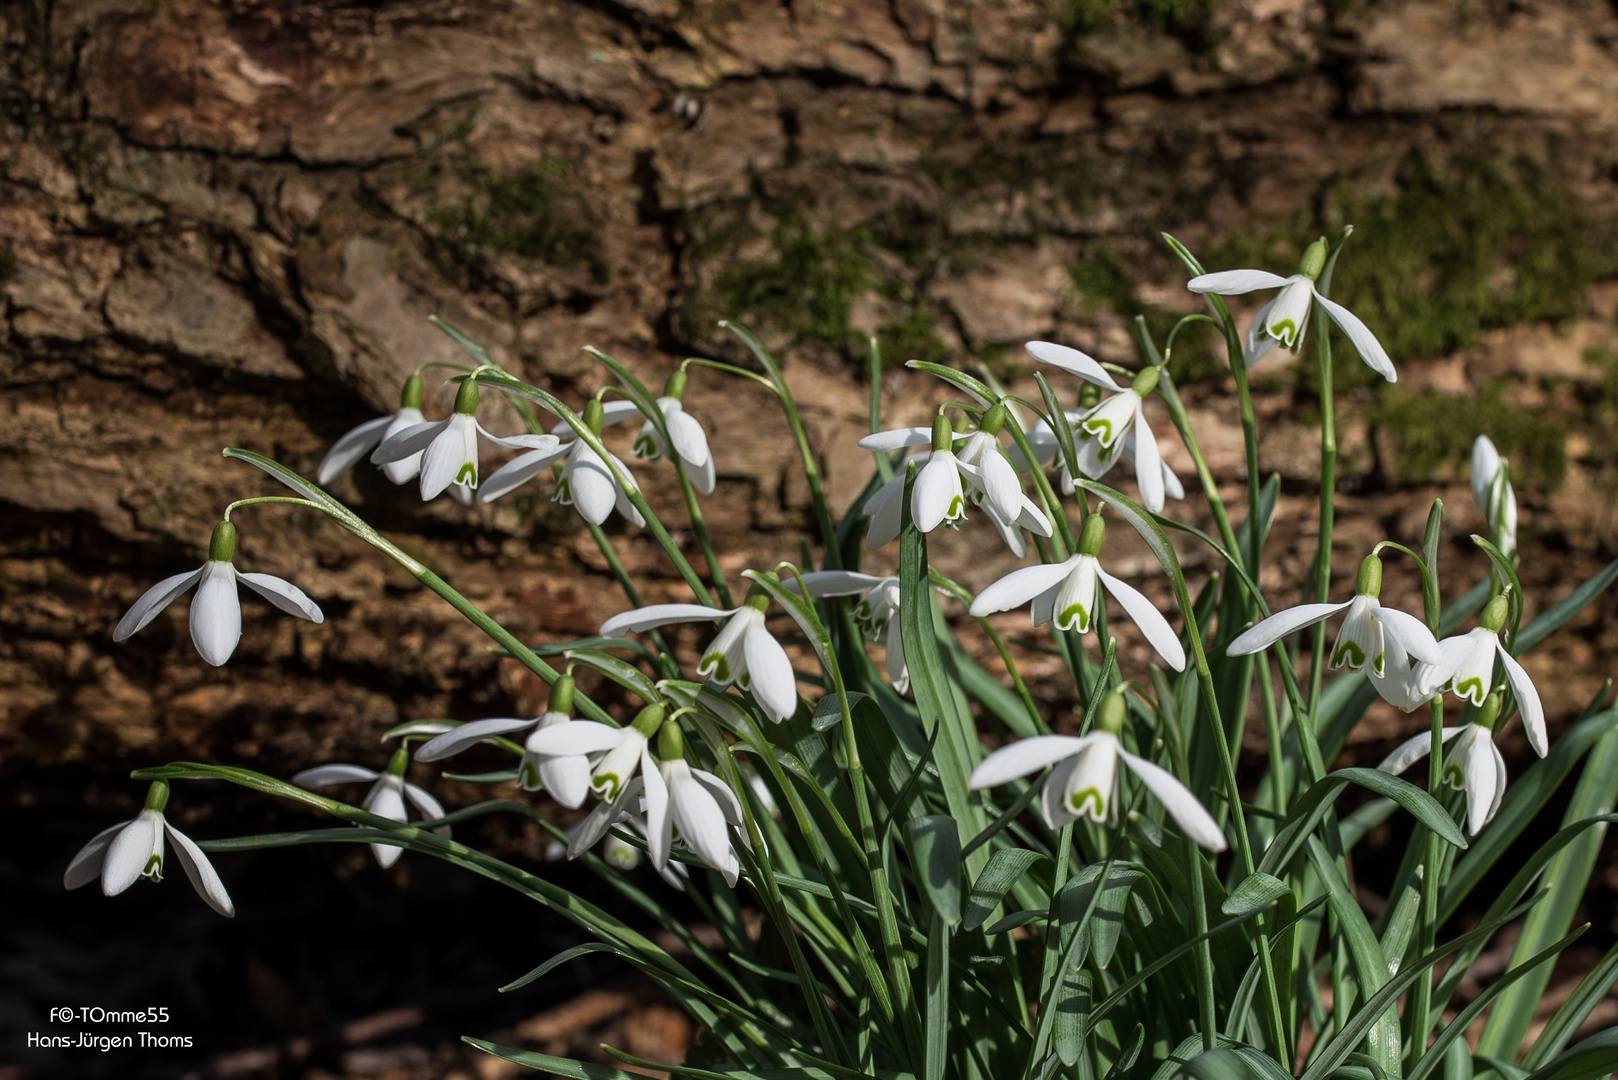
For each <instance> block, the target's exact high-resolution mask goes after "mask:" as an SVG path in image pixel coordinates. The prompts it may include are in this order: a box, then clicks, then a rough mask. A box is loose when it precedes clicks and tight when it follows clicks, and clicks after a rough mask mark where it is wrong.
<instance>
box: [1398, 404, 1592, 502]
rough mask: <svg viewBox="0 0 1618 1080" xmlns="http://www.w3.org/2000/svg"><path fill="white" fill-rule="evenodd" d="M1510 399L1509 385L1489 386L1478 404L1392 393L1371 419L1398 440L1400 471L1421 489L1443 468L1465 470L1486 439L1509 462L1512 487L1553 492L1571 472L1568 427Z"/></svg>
mask: <svg viewBox="0 0 1618 1080" xmlns="http://www.w3.org/2000/svg"><path fill="white" fill-rule="evenodd" d="M1510 393H1511V384H1510V383H1509V382H1507V381H1505V380H1499V381H1496V382H1492V383H1489V384H1487V385H1485V386H1484V387H1482V389H1481V391H1480V392H1479V394H1478V396H1477V397H1475V398H1454V397H1449V396H1448V395H1445V394H1436V393H1433V392H1431V391H1425V392H1422V393H1419V394H1400V393H1389V394H1386V395H1384V397H1383V400H1382V401H1381V402H1380V403H1379V404H1378V405H1377V406H1376V407H1375V409H1374V410H1373V411H1372V414H1371V419H1372V422H1373V423H1375V424H1378V425H1380V426H1382V427H1384V428H1386V429H1387V430H1389V431H1392V432H1393V433H1394V434H1395V435H1396V436H1397V437H1398V439H1399V460H1398V471H1399V475H1400V476H1401V477H1403V478H1404V479H1406V480H1409V481H1413V482H1418V483H1419V482H1422V481H1425V480H1429V479H1431V478H1432V475H1433V473H1434V472H1436V471H1437V470H1438V469H1439V468H1440V467H1441V466H1444V465H1455V466H1459V465H1461V464H1463V463H1464V462H1466V461H1467V460H1468V459H1469V457H1470V455H1471V453H1472V443H1473V441H1474V440H1475V439H1476V438H1477V437H1478V436H1479V435H1487V436H1489V438H1490V439H1492V440H1494V444H1495V446H1496V447H1498V448H1499V450H1500V453H1501V454H1503V455H1505V456H1506V457H1507V458H1510V459H1511V470H1512V482H1513V484H1514V486H1516V487H1518V488H1519V489H1533V490H1538V491H1552V490H1554V489H1555V488H1556V487H1557V486H1558V485H1560V484H1561V482H1562V477H1563V476H1564V475H1565V474H1566V472H1567V451H1566V448H1565V446H1564V444H1563V433H1564V431H1565V427H1566V425H1565V424H1564V423H1552V422H1551V421H1550V420H1549V418H1547V417H1546V416H1544V415H1542V414H1541V413H1540V412H1538V411H1536V410H1533V409H1527V408H1524V407H1522V406H1520V405H1515V404H1513V403H1512V402H1511V401H1510V400H1509V395H1510Z"/></svg>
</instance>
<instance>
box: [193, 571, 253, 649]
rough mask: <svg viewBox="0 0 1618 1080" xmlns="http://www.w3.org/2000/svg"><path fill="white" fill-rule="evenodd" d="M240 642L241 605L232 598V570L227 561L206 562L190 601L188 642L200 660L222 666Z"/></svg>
mask: <svg viewBox="0 0 1618 1080" xmlns="http://www.w3.org/2000/svg"><path fill="white" fill-rule="evenodd" d="M241 640H242V603H241V599H240V598H239V597H237V595H236V570H235V568H234V567H233V566H231V565H230V564H229V563H227V562H209V563H207V564H206V565H205V566H203V568H202V581H201V583H200V584H198V585H197V595H196V596H194V597H192V599H191V641H192V643H193V644H194V645H196V647H197V652H199V653H201V654H202V658H203V659H204V660H206V661H207V662H208V663H210V664H212V665H213V666H214V667H220V666H222V665H223V664H224V663H225V661H227V660H229V659H230V656H231V654H232V653H234V652H235V651H236V646H237V644H239V643H240V642H241Z"/></svg>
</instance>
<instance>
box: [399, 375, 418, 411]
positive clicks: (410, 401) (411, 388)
mask: <svg viewBox="0 0 1618 1080" xmlns="http://www.w3.org/2000/svg"><path fill="white" fill-rule="evenodd" d="M399 408H401V409H419V408H421V376H420V375H412V376H410V378H408V379H406V380H405V381H404V388H403V389H402V390H400V391H399Z"/></svg>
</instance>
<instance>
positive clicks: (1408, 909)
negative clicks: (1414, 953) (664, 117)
mask: <svg viewBox="0 0 1618 1080" xmlns="http://www.w3.org/2000/svg"><path fill="white" fill-rule="evenodd" d="M1424 874H1425V869H1424V868H1423V867H1420V866H1418V867H1416V879H1415V882H1414V883H1412V884H1410V885H1406V886H1405V891H1404V893H1403V895H1401V896H1400V897H1399V902H1398V904H1396V905H1394V908H1393V913H1392V914H1391V915H1389V916H1388V924H1387V929H1386V930H1384V931H1383V932H1382V956H1383V958H1384V959H1386V960H1387V962H1388V974H1389V975H1394V974H1397V973H1398V971H1399V964H1400V963H1401V962H1402V961H1403V960H1404V957H1405V953H1406V952H1407V951H1408V950H1409V948H1410V935H1411V934H1412V932H1414V930H1415V929H1416V916H1417V915H1418V914H1420V913H1421V889H1420V888H1419V885H1420V884H1421V879H1422V877H1423V876H1424Z"/></svg>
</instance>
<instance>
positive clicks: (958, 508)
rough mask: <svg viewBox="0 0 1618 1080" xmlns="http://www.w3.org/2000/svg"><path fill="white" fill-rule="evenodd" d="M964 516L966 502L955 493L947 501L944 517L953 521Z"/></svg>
mask: <svg viewBox="0 0 1618 1080" xmlns="http://www.w3.org/2000/svg"><path fill="white" fill-rule="evenodd" d="M965 516H966V502H965V501H964V500H963V499H962V498H961V497H960V496H959V495H957V496H955V497H954V498H953V499H951V500H950V501H949V512H948V513H946V514H945V515H944V517H946V518H947V519H949V520H950V521H954V520H955V519H956V518H959V517H965Z"/></svg>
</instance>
